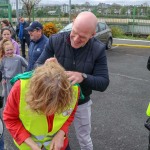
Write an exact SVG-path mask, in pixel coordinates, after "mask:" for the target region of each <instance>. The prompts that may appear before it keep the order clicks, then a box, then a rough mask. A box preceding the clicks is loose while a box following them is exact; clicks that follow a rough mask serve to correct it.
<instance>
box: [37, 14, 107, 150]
mask: <svg viewBox="0 0 150 150" xmlns="http://www.w3.org/2000/svg"><path fill="white" fill-rule="evenodd" d="M96 25H97V18H96V16H95V15H94V14H93V13H91V12H82V13H80V14H79V15H78V16H77V17H76V19H75V20H74V22H73V27H72V31H71V32H63V33H58V34H55V35H52V36H51V37H50V38H49V41H48V43H47V45H46V48H45V50H44V51H43V53H42V54H41V56H40V58H39V59H38V60H37V63H36V66H38V65H40V64H43V63H44V62H45V60H47V59H49V58H50V59H49V60H50V61H58V62H59V63H60V64H61V65H62V66H63V67H64V68H65V69H66V74H67V76H68V79H69V80H70V82H71V83H72V84H75V83H79V84H80V86H81V90H82V93H83V94H84V98H81V99H79V102H78V108H77V112H76V114H75V119H74V126H75V130H76V136H77V139H78V141H79V144H80V148H81V150H93V144H92V140H91V136H90V134H91V105H92V100H91V99H90V95H91V94H92V90H96V91H100V92H103V91H105V90H106V88H107V87H108V85H109V75H108V67H107V58H106V54H105V48H106V46H105V45H104V44H103V43H102V42H100V41H98V40H97V39H96V38H94V35H95V31H96ZM54 56H55V58H53V57H54Z"/></svg>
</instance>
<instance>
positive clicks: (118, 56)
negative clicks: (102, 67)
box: [5, 39, 150, 150]
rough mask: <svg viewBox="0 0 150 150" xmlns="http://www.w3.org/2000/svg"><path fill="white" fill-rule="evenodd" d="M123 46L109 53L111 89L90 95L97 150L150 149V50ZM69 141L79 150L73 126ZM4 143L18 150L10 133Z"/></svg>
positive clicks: (93, 136)
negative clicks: (149, 110)
mask: <svg viewBox="0 0 150 150" xmlns="http://www.w3.org/2000/svg"><path fill="white" fill-rule="evenodd" d="M115 40H117V39H114V41H115ZM119 44H120V45H119ZM121 44H126V43H122V42H121V43H114V46H113V48H112V49H111V50H108V51H107V57H108V67H109V76H110V85H109V87H108V89H107V90H106V91H105V92H103V93H101V92H97V91H93V94H92V96H91V99H92V100H93V105H92V133H91V136H92V139H93V145H94V150H146V149H147V145H148V131H147V129H146V128H144V122H145V121H146V119H147V116H146V115H145V111H146V108H147V105H148V103H149V101H150V92H149V89H150V72H149V71H148V70H147V68H146V63H147V59H148V57H149V56H150V49H149V48H145V47H144V48H142V47H140V48H139V47H138V46H137V47H132V46H130V45H133V44H135V43H132V44H131V43H129V44H130V45H128V46H121ZM127 44H128V43H127ZM138 44H139V45H142V44H141V43H139V42H138ZM147 44H149V43H147ZM143 46H145V43H144V44H143ZM147 46H149V45H147ZM69 138H70V146H71V150H79V145H78V142H77V140H76V137H75V131H74V128H73V126H72V127H71V129H70V134H69ZM5 144H6V147H7V150H16V148H15V147H14V145H13V142H12V140H11V138H10V136H9V134H8V132H7V131H5Z"/></svg>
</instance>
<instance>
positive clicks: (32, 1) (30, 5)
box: [21, 0, 41, 22]
mask: <svg viewBox="0 0 150 150" xmlns="http://www.w3.org/2000/svg"><path fill="white" fill-rule="evenodd" d="M21 1H22V3H23V5H24V7H25V9H26V13H27V16H28V18H29V22H31V15H32V11H33V9H34V7H35V6H36V5H37V4H38V3H39V2H40V1H41V0H21Z"/></svg>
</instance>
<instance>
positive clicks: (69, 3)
mask: <svg viewBox="0 0 150 150" xmlns="http://www.w3.org/2000/svg"><path fill="white" fill-rule="evenodd" d="M69 23H71V0H69Z"/></svg>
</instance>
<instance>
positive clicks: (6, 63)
mask: <svg viewBox="0 0 150 150" xmlns="http://www.w3.org/2000/svg"><path fill="white" fill-rule="evenodd" d="M1 53H2V55H1V58H2V60H1V65H0V71H2V74H3V81H2V84H3V96H4V103H5V102H6V98H7V96H8V94H9V92H10V89H11V87H12V86H11V84H10V79H11V78H12V77H14V76H15V75H17V74H19V73H22V72H23V68H22V67H25V68H27V65H28V63H27V61H26V60H25V59H24V58H23V57H21V56H19V55H16V54H14V46H13V43H12V42H11V41H9V40H7V39H4V40H3V41H1Z"/></svg>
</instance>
